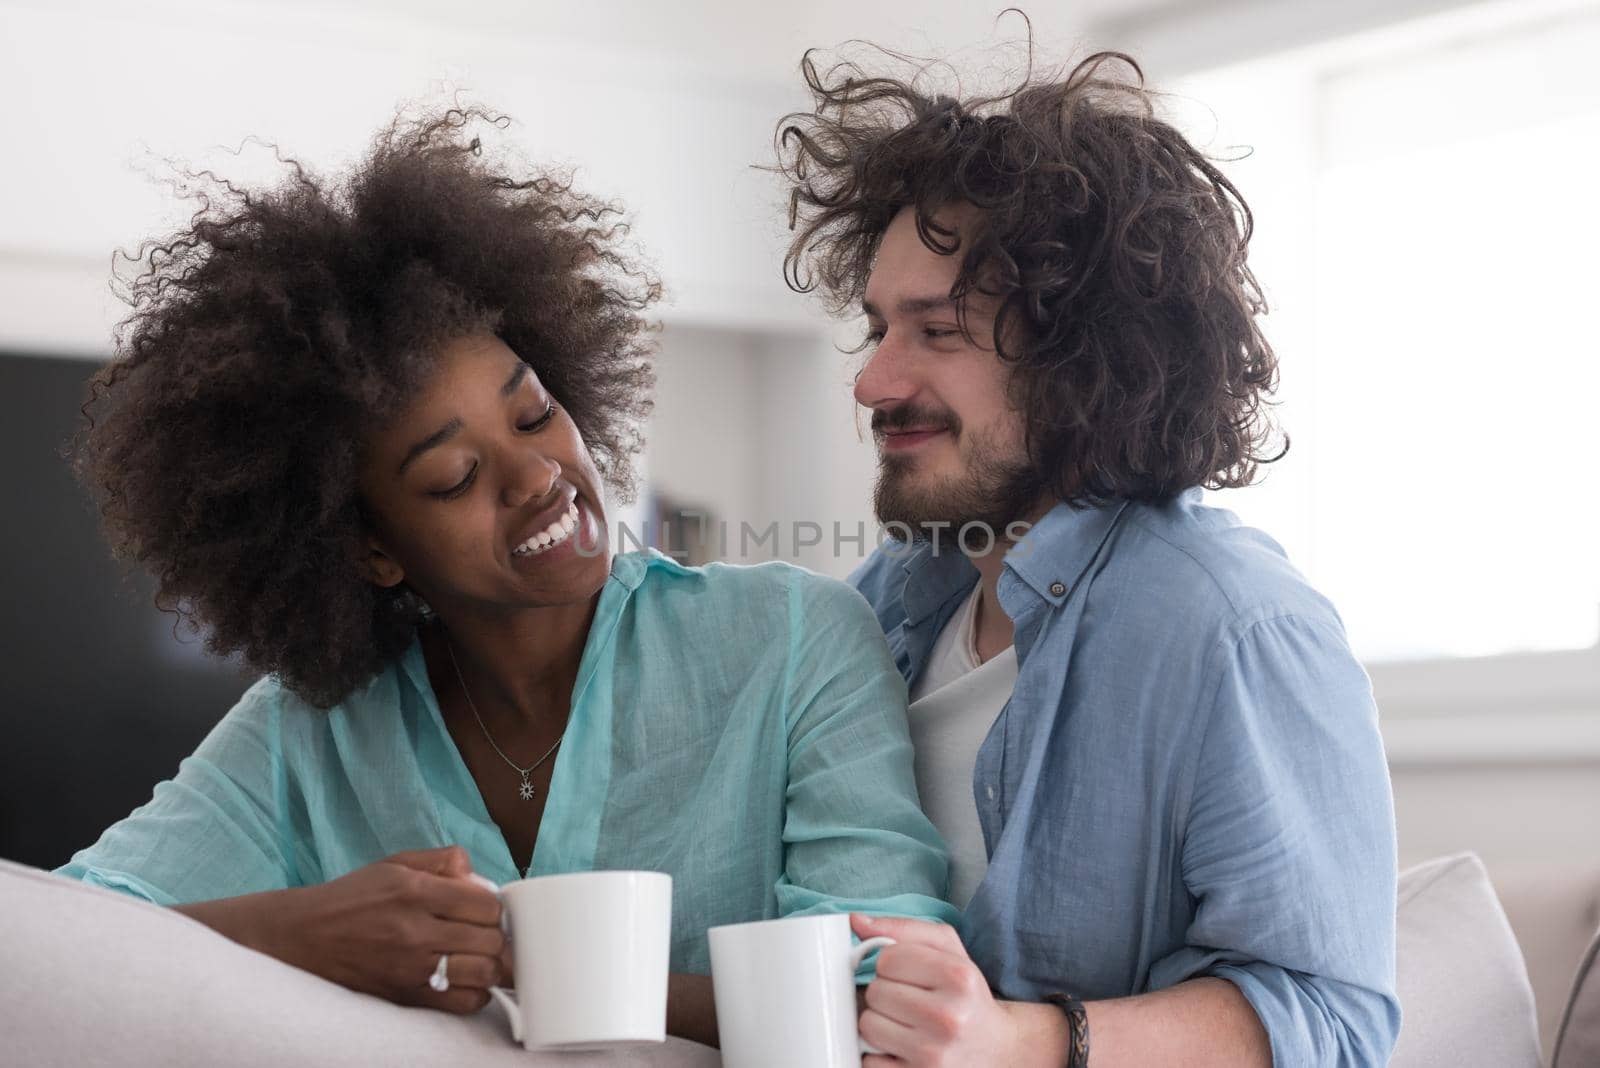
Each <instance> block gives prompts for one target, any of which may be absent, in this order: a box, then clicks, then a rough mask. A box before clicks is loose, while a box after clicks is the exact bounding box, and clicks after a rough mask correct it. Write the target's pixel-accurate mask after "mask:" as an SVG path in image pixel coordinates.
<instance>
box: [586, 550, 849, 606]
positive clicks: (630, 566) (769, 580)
mask: <svg viewBox="0 0 1600 1068" xmlns="http://www.w3.org/2000/svg"><path fill="white" fill-rule="evenodd" d="M627 555H628V556H629V557H631V558H633V559H632V560H630V561H628V562H626V563H624V562H622V558H621V557H619V558H618V561H619V564H621V567H620V568H614V571H618V570H622V569H624V568H625V569H627V570H629V571H636V572H637V574H638V577H639V579H640V582H639V586H649V587H651V588H652V590H654V591H659V592H662V593H668V592H670V591H681V592H683V593H686V594H689V593H692V594H694V595H696V596H699V597H705V598H710V599H711V600H712V601H716V602H725V603H726V604H727V605H728V606H729V607H730V608H740V609H747V610H748V609H759V610H767V611H774V612H779V613H786V612H788V611H789V610H791V609H796V610H800V611H805V612H809V611H813V610H822V611H827V610H830V609H831V610H833V611H835V612H843V613H846V614H849V615H857V614H861V613H866V615H867V616H869V617H870V615H871V609H870V608H869V607H868V606H867V602H866V600H865V599H864V598H862V596H861V595H860V594H859V593H857V592H856V590H855V589H854V588H852V587H851V586H850V585H848V584H847V583H845V582H843V581H841V580H839V579H836V578H830V577H828V576H827V575H821V574H818V573H817V572H815V571H811V570H808V569H807V568H804V567H800V566H799V565H797V564H791V563H789V562H787V561H784V560H767V561H763V562H761V563H757V564H733V563H726V562H723V561H713V562H710V563H705V564H698V565H692V566H691V565H688V564H683V563H680V562H678V561H677V560H674V559H672V558H671V557H669V556H667V555H665V554H664V553H660V552H656V551H654V550H650V551H649V552H648V554H646V553H629V554H627Z"/></svg>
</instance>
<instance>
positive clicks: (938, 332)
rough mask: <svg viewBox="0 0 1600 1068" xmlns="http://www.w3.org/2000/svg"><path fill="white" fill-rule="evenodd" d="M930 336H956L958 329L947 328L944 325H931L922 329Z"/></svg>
mask: <svg viewBox="0 0 1600 1068" xmlns="http://www.w3.org/2000/svg"><path fill="white" fill-rule="evenodd" d="M922 332H923V333H924V334H926V335H927V336H928V337H935V338H937V337H955V336H956V334H957V333H958V331H955V330H950V329H946V328H945V327H942V326H930V327H927V328H926V329H924V330H923V331H922Z"/></svg>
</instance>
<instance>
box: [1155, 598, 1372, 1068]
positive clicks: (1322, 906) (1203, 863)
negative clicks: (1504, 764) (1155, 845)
mask: <svg viewBox="0 0 1600 1068" xmlns="http://www.w3.org/2000/svg"><path fill="white" fill-rule="evenodd" d="M1214 663H1215V665H1216V669H1215V671H1214V672H1213V678H1214V679H1215V697H1214V699H1213V700H1212V702H1211V709H1210V716H1209V721H1208V723H1207V724H1206V726H1205V733H1204V735H1203V737H1202V741H1201V744H1200V747H1199V750H1198V753H1197V755H1196V767H1195V770H1194V776H1193V784H1194V785H1193V797H1192V802H1191V804H1190V806H1189V815H1188V821H1187V826H1186V828H1185V833H1184V838H1183V847H1182V858H1181V863H1182V868H1183V878H1184V881H1185V883H1186V884H1187V886H1188V888H1189V891H1190V893H1191V894H1192V895H1193V896H1194V898H1195V901H1196V909H1195V913H1194V918H1193V921H1192V923H1191V924H1190V926H1189V928H1188V932H1187V936H1186V939H1185V941H1186V943H1187V944H1186V945H1185V946H1184V948H1182V949H1180V950H1178V951H1177V952H1175V953H1172V954H1170V955H1168V956H1167V957H1165V958H1163V959H1161V960H1159V961H1156V962H1155V963H1154V965H1153V966H1152V969H1151V975H1150V985H1151V987H1152V988H1162V987H1168V986H1172V985H1174V984H1176V983H1179V982H1182V981H1183V980H1185V979H1190V978H1193V977H1195V976H1200V975H1209V976H1216V977H1219V978H1223V979H1227V980H1229V981H1230V982H1232V983H1234V984H1235V985H1236V986H1237V987H1238V988H1239V990H1240V991H1241V992H1242V993H1243V994H1244V996H1245V997H1246V998H1247V999H1248V1000H1249V1002H1250V1004H1251V1005H1252V1006H1253V1007H1254V1008H1255V1011H1256V1013H1257V1014H1258V1015H1259V1016H1260V1018H1261V1022H1262V1024H1263V1025H1264V1027H1265V1029H1266V1032H1267V1035H1268V1036H1269V1038H1270V1040H1271V1043H1272V1053H1273V1061H1274V1063H1275V1064H1280V1065H1307V1066H1309V1065H1335V1064H1338V1065H1383V1064H1386V1063H1387V1062H1388V1057H1389V1053H1390V1051H1391V1049H1392V1048H1393V1045H1394V1040H1395V1037H1396V1036H1397V1035H1398V1033H1399V1026H1400V1006H1399V1002H1398V999H1397V998H1396V995H1395V889H1396V887H1395V882H1396V874H1395V872H1396V864H1395V835H1394V812H1393V801H1392V795H1391V792H1390V787H1389V780H1388V773H1387V768H1386V763H1385V758H1384V753H1383V745H1382V741H1381V739H1380V736H1379V734H1378V729H1377V716H1376V709H1375V708H1374V706H1373V702H1372V694H1371V686H1370V683H1369V682H1368V680H1367V677H1366V674H1365V673H1364V672H1363V671H1362V669H1361V667H1360V665H1359V664H1358V663H1357V662H1356V660H1355V658H1354V657H1353V656H1352V655H1351V654H1350V652H1349V650H1348V647H1347V646H1346V643H1345V641H1344V638H1343V636H1342V635H1341V634H1340V633H1339V632H1338V630H1337V629H1335V628H1333V627H1330V626H1329V625H1328V624H1326V623H1324V622H1319V621H1313V620H1307V619H1303V618H1298V617H1295V616H1281V617H1276V618H1269V619H1265V620H1261V621H1258V622H1255V623H1253V624H1251V625H1248V626H1245V627H1242V628H1240V629H1239V630H1238V631H1235V632H1234V633H1233V634H1231V635H1230V636H1229V637H1228V638H1226V639H1224V641H1223V643H1222V644H1221V645H1220V646H1219V649H1218V652H1217V656H1216V658H1215V661H1214Z"/></svg>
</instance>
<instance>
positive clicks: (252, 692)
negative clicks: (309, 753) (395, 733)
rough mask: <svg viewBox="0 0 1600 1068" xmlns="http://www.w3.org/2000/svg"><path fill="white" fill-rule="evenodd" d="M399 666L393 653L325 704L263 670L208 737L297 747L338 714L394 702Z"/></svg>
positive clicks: (338, 717) (213, 740) (339, 717)
mask: <svg viewBox="0 0 1600 1068" xmlns="http://www.w3.org/2000/svg"><path fill="white" fill-rule="evenodd" d="M400 672H401V664H400V659H398V658H397V659H396V660H395V661H392V662H391V663H389V664H387V665H385V666H384V667H383V668H382V669H381V670H380V671H379V672H378V673H377V675H375V676H373V677H372V678H371V679H369V680H367V681H366V682H365V683H363V684H362V685H360V686H358V687H357V688H356V689H355V690H352V691H351V692H350V693H349V694H347V695H346V696H345V697H344V698H342V699H341V700H340V701H338V702H337V703H335V704H333V705H330V706H328V707H326V708H323V707H320V706H318V705H315V704H312V703H311V702H310V701H308V700H307V699H306V698H304V697H302V696H300V695H299V694H297V693H296V692H295V691H294V690H292V689H290V688H289V687H288V686H287V685H285V684H284V682H283V680H282V679H280V678H278V677H277V676H276V675H264V676H262V677H261V678H259V679H257V680H256V681H255V682H254V683H252V684H251V685H250V687H249V689H247V690H245V692H244V693H243V694H241V695H240V696H239V699H238V700H237V701H235V702H234V704H233V707H232V708H230V709H229V710H228V711H227V713H226V714H225V715H224V716H223V717H222V719H221V721H220V722H219V723H218V724H217V726H216V728H215V729H214V730H213V731H212V733H211V737H210V738H208V739H207V742H208V743H209V744H216V743H223V744H237V743H238V742H241V741H244V742H248V743H250V744H259V745H266V746H269V747H270V748H273V749H286V748H287V749H293V748H296V747H298V746H300V745H303V744H305V743H307V742H309V741H310V740H311V739H312V738H313V737H314V736H322V735H325V734H326V733H327V732H328V731H329V730H330V729H331V727H332V725H333V724H334V723H336V722H338V721H340V720H344V719H349V718H352V717H355V718H365V717H360V716H359V713H360V711H361V709H363V708H367V707H369V706H371V705H373V704H374V703H379V704H388V705H393V703H394V701H395V689H396V687H397V685H398V682H399V676H400Z"/></svg>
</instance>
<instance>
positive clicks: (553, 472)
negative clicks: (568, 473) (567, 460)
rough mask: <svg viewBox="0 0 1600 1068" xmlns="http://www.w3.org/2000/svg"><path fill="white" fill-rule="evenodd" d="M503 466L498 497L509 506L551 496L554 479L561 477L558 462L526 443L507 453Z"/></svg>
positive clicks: (518, 505)
mask: <svg viewBox="0 0 1600 1068" xmlns="http://www.w3.org/2000/svg"><path fill="white" fill-rule="evenodd" d="M504 469H505V472H506V476H505V481H504V483H503V484H502V486H501V489H500V499H501V501H502V503H504V504H505V505H506V507H508V508H520V507H521V506H522V505H525V504H527V503H528V502H529V501H537V500H542V499H543V498H545V497H548V496H550V491H551V490H553V489H555V485H556V479H558V478H560V477H561V464H560V463H558V462H557V461H556V460H555V459H553V458H552V457H549V456H546V455H544V454H543V453H542V452H540V451H539V450H537V449H533V448H529V447H528V446H527V445H526V444H523V445H522V446H521V448H518V449H513V450H510V451H509V452H508V454H507V456H506V459H505V468H504Z"/></svg>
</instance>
